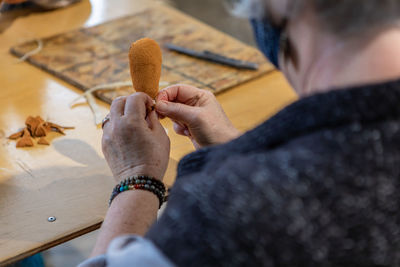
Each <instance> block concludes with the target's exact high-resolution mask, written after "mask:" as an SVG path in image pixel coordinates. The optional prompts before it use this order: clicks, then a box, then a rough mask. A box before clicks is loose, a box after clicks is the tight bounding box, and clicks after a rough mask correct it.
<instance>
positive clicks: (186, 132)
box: [173, 122, 190, 136]
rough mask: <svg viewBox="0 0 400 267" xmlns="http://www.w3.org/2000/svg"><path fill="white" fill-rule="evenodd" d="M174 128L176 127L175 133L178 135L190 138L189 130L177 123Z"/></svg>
mask: <svg viewBox="0 0 400 267" xmlns="http://www.w3.org/2000/svg"><path fill="white" fill-rule="evenodd" d="M173 127H174V131H175V133H177V134H179V135H183V136H190V133H189V130H188V128H187V127H185V126H183V125H180V124H179V123H177V122H174V124H173Z"/></svg>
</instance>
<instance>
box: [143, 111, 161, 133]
mask: <svg viewBox="0 0 400 267" xmlns="http://www.w3.org/2000/svg"><path fill="white" fill-rule="evenodd" d="M147 123H148V124H149V128H150V129H152V130H156V131H158V130H159V129H161V128H162V129H164V128H163V126H162V125H161V123H160V121H159V119H158V116H157V112H155V111H152V112H150V113H149V114H148V116H147Z"/></svg>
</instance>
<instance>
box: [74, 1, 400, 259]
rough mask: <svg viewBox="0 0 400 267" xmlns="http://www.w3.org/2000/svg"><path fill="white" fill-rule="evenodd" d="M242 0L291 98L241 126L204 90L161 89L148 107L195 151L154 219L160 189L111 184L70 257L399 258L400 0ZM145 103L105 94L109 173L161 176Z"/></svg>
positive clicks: (152, 117)
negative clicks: (88, 241) (102, 213)
mask: <svg viewBox="0 0 400 267" xmlns="http://www.w3.org/2000/svg"><path fill="white" fill-rule="evenodd" d="M244 2H245V4H246V3H247V5H248V7H250V9H249V10H250V11H254V12H253V13H252V14H251V18H252V24H253V27H254V30H255V34H256V37H257V41H258V43H259V46H260V49H261V50H262V51H263V52H264V53H265V54H266V56H267V57H268V58H269V59H270V61H271V62H272V63H274V64H275V65H276V66H277V67H279V69H280V70H281V71H282V72H283V73H284V74H285V76H286V77H287V79H288V80H289V81H290V83H291V85H292V86H293V88H294V89H295V90H296V91H297V92H298V94H299V95H300V97H301V99H300V100H299V101H297V102H296V103H294V104H292V105H290V106H288V107H287V108H285V109H284V110H282V111H281V112H280V113H278V114H277V115H276V116H274V117H273V118H272V119H270V120H268V121H266V122H265V123H263V124H262V125H260V126H258V127H257V128H255V129H254V130H252V131H250V132H247V133H245V134H243V135H241V136H240V133H239V132H238V131H237V130H236V129H235V128H234V127H233V126H232V124H231V123H230V122H229V120H228V119H227V117H226V116H225V114H224V112H223V110H222V109H221V107H220V106H219V104H218V103H217V101H216V99H215V98H214V96H213V95H212V94H210V93H207V92H205V91H202V90H199V89H196V88H193V87H190V86H185V85H177V86H172V87H169V88H167V89H165V90H164V91H162V92H161V93H160V94H159V96H158V99H157V105H156V112H157V113H158V114H160V115H161V116H164V117H169V118H171V119H172V120H173V121H174V122H175V130H176V132H177V133H179V134H182V135H186V136H187V137H189V138H190V139H191V140H192V141H193V143H194V145H195V146H196V148H197V151H196V152H194V153H192V154H190V155H187V156H186V157H185V158H183V160H182V161H181V162H180V164H179V168H178V177H177V180H176V183H175V185H174V187H173V189H172V192H171V195H170V198H169V202H168V205H167V207H166V209H165V211H164V213H163V215H162V216H161V218H160V219H159V220H158V221H157V222H155V223H153V222H154V221H155V219H156V215H157V210H158V207H159V198H158V196H160V194H158V193H159V191H158V193H157V191H154V190H153V192H150V191H146V190H126V191H124V192H121V193H119V194H117V193H118V192H115V194H114V195H113V201H112V203H111V206H110V209H109V211H108V213H107V216H106V219H105V221H104V223H103V226H102V229H101V232H100V235H99V238H98V241H97V243H96V246H95V248H94V251H93V256H94V258H92V259H89V260H88V261H86V262H84V263H83V264H82V265H81V266H173V265H178V266H400V215H399V210H400V194H399V193H398V190H399V189H400V81H399V80H398V79H399V78H400V28H399V23H400V2H399V1H398V0H352V1H348V0H259V1H244ZM150 104H151V99H149V97H147V96H146V95H144V94H134V95H131V96H129V97H126V98H118V99H117V100H115V101H114V102H113V103H112V106H111V120H110V121H109V122H108V123H107V124H106V125H105V127H104V137H103V150H104V154H105V157H106V159H107V162H108V164H109V166H110V168H111V170H112V171H113V174H114V178H115V180H116V181H117V182H120V181H122V180H124V179H126V178H127V177H133V178H134V179H135V177H137V175H143V177H144V178H145V179H144V180H143V181H144V182H145V183H146V182H147V181H150V183H152V184H154V185H157V181H156V180H154V178H155V179H158V180H160V181H161V180H162V178H163V176H164V173H165V170H166V167H167V162H168V156H169V140H168V137H167V135H166V134H165V132H164V130H163V127H162V126H161V125H160V123H159V121H158V119H157V115H156V112H151V113H149V114H147V112H146V110H147V109H146V106H148V105H150ZM132 133H134V134H132ZM143 177H142V178H143ZM151 177H153V178H151ZM143 181H140V178H139V183H141V182H143ZM128 187H129V186H128ZM139 189H140V188H139ZM125 234H131V235H125ZM121 235H125V236H122V237H121ZM116 237H118V238H116ZM114 238H116V239H114ZM112 240H113V241H112ZM111 241H112V242H111Z"/></svg>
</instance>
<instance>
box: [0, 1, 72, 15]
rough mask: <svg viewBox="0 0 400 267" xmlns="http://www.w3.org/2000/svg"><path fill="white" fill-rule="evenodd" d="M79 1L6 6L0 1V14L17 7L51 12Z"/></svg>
mask: <svg viewBox="0 0 400 267" xmlns="http://www.w3.org/2000/svg"><path fill="white" fill-rule="evenodd" d="M79 1H80V0H29V1H24V2H21V3H18V4H12V5H10V4H7V3H6V2H5V1H3V0H0V12H4V11H7V10H10V9H13V8H18V7H25V6H26V7H28V6H29V7H32V6H33V7H37V8H39V9H42V10H52V9H57V8H62V7H66V6H69V5H71V4H73V3H76V2H79Z"/></svg>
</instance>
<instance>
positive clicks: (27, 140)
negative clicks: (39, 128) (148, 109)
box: [17, 128, 33, 147]
mask: <svg viewBox="0 0 400 267" xmlns="http://www.w3.org/2000/svg"><path fill="white" fill-rule="evenodd" d="M26 146H33V141H32V136H31V133H30V132H29V131H28V128H25V129H24V133H23V135H22V138H21V139H19V140H18V142H17V147H26Z"/></svg>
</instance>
